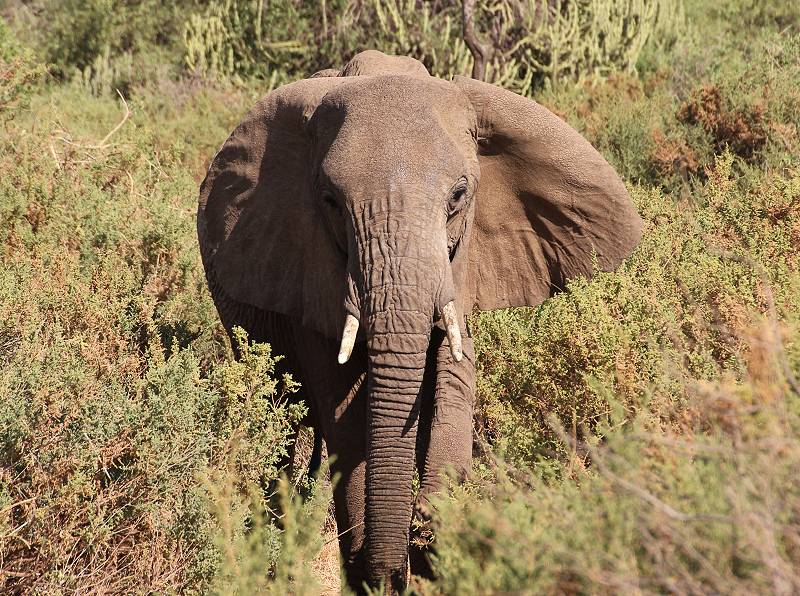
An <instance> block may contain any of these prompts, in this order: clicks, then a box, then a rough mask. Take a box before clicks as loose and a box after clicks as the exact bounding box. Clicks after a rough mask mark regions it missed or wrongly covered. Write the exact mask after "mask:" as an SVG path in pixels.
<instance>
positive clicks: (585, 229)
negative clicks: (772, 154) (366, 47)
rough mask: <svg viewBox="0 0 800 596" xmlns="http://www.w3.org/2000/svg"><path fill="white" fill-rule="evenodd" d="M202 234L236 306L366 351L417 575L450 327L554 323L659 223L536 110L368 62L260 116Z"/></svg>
mask: <svg viewBox="0 0 800 596" xmlns="http://www.w3.org/2000/svg"><path fill="white" fill-rule="evenodd" d="M198 231H199V236H200V241H201V249H202V257H203V262H204V265H205V267H206V270H207V271H208V272H209V273H208V274H209V276H211V275H213V276H214V278H215V283H216V284H217V285H219V286H220V287H222V288H224V290H225V292H227V293H228V294H229V295H230V296H231V297H232V298H234V299H236V300H238V301H239V302H242V303H245V304H249V305H253V306H255V307H257V308H260V309H263V310H265V311H272V312H278V313H282V314H283V315H288V316H290V317H293V318H294V319H295V320H297V321H298V322H299V323H300V324H302V325H304V326H306V327H309V328H311V329H314V330H316V331H318V332H320V333H322V334H324V335H326V336H329V337H335V338H342V340H341V349H340V353H339V354H338V355H337V354H335V353H332V354H331V356H330V357H331V358H337V356H338V357H339V359H340V361H344V360H347V358H349V356H350V352H351V350H352V346H353V342H354V341H356V340H357V339H360V340H363V341H366V344H367V354H368V357H367V363H366V367H367V379H368V381H367V382H368V389H367V391H368V406H367V407H368V428H367V429H366V432H367V495H366V541H367V557H368V570H369V573H370V576H371V579H372V580H373V581H375V582H379V581H382V580H388V581H391V582H392V583H395V584H396V583H397V581H396V580H397V576H398V575H399V574H403V575H404V574H405V569H406V559H407V544H408V529H409V521H410V516H411V507H412V492H411V491H412V474H413V465H414V449H415V440H416V437H415V435H416V424H415V420H416V416H417V412H418V394H419V391H420V385H421V382H422V377H423V371H424V368H425V362H426V350H427V348H428V345H429V340H430V334H431V330H432V327H433V326H434V325H437V324H439V325H444V326H445V327H446V329H447V334H448V338H449V342H450V350H451V353H452V357H453V358H454V359H455V360H458V359H460V357H461V353H460V342H461V337H462V334H464V333H465V332H466V331H465V323H464V315H466V314H468V313H470V312H471V311H472V310H473V309H474V308H476V307H477V308H479V309H494V308H501V307H508V306H518V305H536V304H539V303H540V302H542V301H543V300H545V299H546V298H548V297H549V296H551V295H552V294H553V293H555V292H557V291H559V290H561V289H563V288H564V287H565V284H566V282H567V280H569V279H570V278H572V277H575V276H578V275H586V276H588V275H591V273H592V272H593V271H594V270H595V269H598V268H599V269H603V270H610V269H612V268H614V267H616V266H617V265H618V264H619V263H620V262H621V261H622V259H623V258H624V257H626V256H627V255H628V254H629V253H630V252H631V250H632V249H633V247H634V246H635V245H636V244H637V242H638V241H639V238H640V233H641V221H640V219H639V217H638V215H637V214H636V212H635V210H634V207H633V205H632V203H631V200H630V198H629V197H628V194H627V192H626V190H625V187H624V185H623V183H622V182H621V181H620V179H619V178H618V176H617V175H616V173H615V172H614V170H613V169H612V167H611V166H610V165H609V164H608V163H607V162H606V161H605V160H604V159H603V157H602V156H601V155H600V154H599V153H598V152H597V151H596V150H595V149H594V148H593V147H592V146H591V145H590V144H589V143H588V142H587V141H586V140H585V139H583V138H582V137H581V136H580V134H578V133H577V132H576V131H575V130H573V129H572V128H570V127H569V126H568V125H567V124H565V123H564V122H563V121H562V120H561V119H559V118H558V117H556V116H555V115H553V114H552V113H551V112H549V111H548V110H547V109H545V108H544V107H542V106H540V105H539V104H537V103H536V102H534V101H532V100H530V99H526V98H523V97H521V96H519V95H516V94H514V93H511V92H509V91H505V90H503V89H501V88H499V87H495V86H493V85H490V84H487V83H483V82H478V81H475V80H472V79H467V78H462V77H456V78H455V79H454V80H453V81H452V82H450V81H444V80H441V79H438V78H435V77H432V76H430V75H429V74H428V72H427V71H426V70H425V68H424V66H423V65H422V64H421V63H419V62H417V61H416V60H412V59H410V58H397V57H389V56H385V55H383V54H381V53H379V52H364V53H362V54H359V55H358V56H356V57H355V58H354V59H353V60H352V61H351V62H350V63H349V64H348V65H347V66H346V67H345V68H344V69H343V70H342V71H341V72H338V71H323V72H322V73H318V75H315V76H313V77H312V78H309V79H305V80H301V81H298V82H296V83H293V84H290V85H286V86H284V87H281V88H279V89H277V90H275V91H273V92H272V93H270V94H269V95H267V97H266V98H264V99H263V100H262V101H261V102H259V103H258V104H257V105H256V106H255V108H254V109H253V110H252V111H251V112H250V113H249V115H248V116H247V117H246V118H245V120H244V121H243V122H242V123H241V124H240V125H239V126H238V127H237V128H236V130H234V132H233V133H232V134H231V136H230V137H229V138H228V140H227V141H226V142H225V144H224V145H223V146H222V148H221V149H220V151H219V152H218V153H217V155H216V157H215V158H214V160H213V163H212V165H211V168H210V170H209V173H208V176H207V177H206V179H205V181H204V183H203V185H202V188H201V194H200V208H199V213H198Z"/></svg>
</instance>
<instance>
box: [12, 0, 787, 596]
mask: <svg viewBox="0 0 800 596" xmlns="http://www.w3.org/2000/svg"><path fill="white" fill-rule="evenodd" d="M550 4H551V5H553V6H555V5H556V4H557V3H554V2H553V3H550ZM795 4H796V3H795ZM20 6H22V5H20ZM110 6H111V3H108V2H104V1H102V0H93V1H92V2H73V1H70V2H50V1H47V0H42V1H41V2H31V3H25V7H28V8H24V9H22V8H19V9H10V10H8V11H7V13H6V14H8V18H9V24H8V25H7V26H0V120H2V123H0V127H1V128H2V130H3V133H4V134H3V135H2V136H0V396H2V397H1V398H0V591H4V592H14V591H16V592H39V593H75V592H86V591H90V590H94V591H105V592H113V593H150V592H159V593H161V592H164V593H185V592H218V593H230V592H232V591H238V592H239V593H242V594H244V593H253V592H257V591H267V592H269V591H272V592H275V593H286V592H292V593H302V592H311V593H314V592H315V591H318V590H319V587H320V586H319V583H318V580H317V578H316V577H315V576H313V575H312V573H311V571H310V570H311V568H312V564H311V559H312V558H313V557H315V556H316V553H317V552H318V551H319V548H320V546H321V538H320V531H321V525H322V516H323V513H324V511H325V509H326V507H325V506H326V504H327V500H328V498H329V495H328V494H326V493H325V492H317V488H315V489H314V490H313V491H312V494H313V493H315V496H313V497H312V498H311V499H310V500H309V501H305V502H302V501H301V500H299V499H298V498H297V495H296V490H295V489H293V488H292V487H291V486H289V485H288V484H286V483H283V484H282V483H281V482H279V481H278V478H279V475H280V474H279V471H278V470H277V464H278V461H279V459H281V458H282V457H283V456H284V455H286V454H287V453H288V452H289V451H290V450H291V442H292V437H291V433H290V427H291V426H292V425H294V424H295V423H296V422H297V421H298V420H299V419H300V418H301V417H302V415H303V410H304V408H303V407H302V406H300V405H297V404H294V405H292V404H290V403H288V401H287V400H286V399H284V396H288V395H289V393H288V392H290V391H291V389H292V387H293V386H292V384H291V382H289V380H288V379H275V378H274V365H275V358H276V356H275V355H273V354H272V353H271V351H270V349H269V348H268V347H266V346H252V347H247V346H243V348H242V353H243V357H242V359H241V360H240V361H238V362H234V361H233V360H232V358H231V351H230V348H229V345H228V339H227V337H226V335H225V334H224V332H223V330H222V328H221V326H220V324H219V321H218V318H217V315H216V312H215V310H214V307H213V304H212V301H211V299H210V297H209V295H208V292H207V290H206V286H205V280H204V276H203V273H202V267H201V265H200V260H199V255H198V250H197V243H196V231H195V219H194V218H195V209H196V197H197V188H198V186H199V183H200V180H201V179H202V176H203V174H204V171H205V169H206V167H207V165H208V161H209V159H210V158H211V156H212V155H213V154H214V152H215V151H216V149H217V148H218V147H219V144H220V143H221V142H222V140H223V139H224V138H225V137H226V136H227V134H228V133H229V131H230V130H231V129H232V128H233V126H234V125H235V124H236V123H237V122H238V121H239V120H240V119H241V116H242V115H243V114H244V113H245V111H246V110H247V109H248V108H249V107H250V106H251V105H252V104H253V103H254V102H255V100H256V98H257V97H259V96H261V95H263V93H265V92H266V90H267V89H268V88H270V87H271V86H273V85H275V84H279V83H281V82H283V81H288V80H291V79H293V78H296V77H299V76H305V75H307V74H310V73H311V72H314V71H315V70H318V69H320V68H325V67H329V66H338V65H341V64H343V63H344V62H346V61H347V60H348V59H349V58H350V57H351V56H352V54H353V53H354V52H356V51H357V50H360V49H364V48H367V47H377V48H378V49H382V50H384V51H387V52H395V53H407V54H411V55H414V56H416V57H419V58H421V59H423V60H424V62H425V64H426V66H427V67H428V68H429V69H430V70H431V72H433V73H435V74H440V75H444V76H448V75H451V74H454V73H458V72H461V73H464V72H466V71H468V70H469V68H470V60H471V59H470V56H469V53H468V51H467V50H466V48H465V46H464V44H463V42H462V41H461V40H460V39H459V35H460V32H459V30H460V18H459V14H458V12H459V9H458V6H457V4H456V3H447V2H431V3H421V2H413V1H412V0H363V1H361V0H323V1H320V2H318V3H316V2H315V3H308V2H300V1H299V0H297V1H295V0H275V1H274V2H272V1H271V2H268V3H261V2H251V1H249V0H221V1H205V0H183V1H181V2H175V3H171V4H170V6H169V7H167V6H166V5H164V3H160V2H156V1H155V0H135V1H130V2H125V3H114V10H113V14H110V13H109V11H110V10H111V8H110ZM531 6H534V7H535V5H529V4H526V3H524V2H523V3H520V2H510V1H509V2H505V1H504V2H500V1H499V0H497V1H494V0H493V1H492V2H480V3H479V10H478V30H479V32H480V34H481V35H482V36H483V38H484V40H489V39H494V38H493V36H496V35H497V33H498V32H500V31H505V33H504V36H505V37H502V39H501V38H499V37H498V38H497V40H498V43H497V44H496V45H497V47H498V48H499V51H500V52H501V53H500V54H498V56H499V57H498V56H496V57H495V61H497V60H502V61H503V62H502V63H500V62H495V63H493V65H490V75H491V76H492V77H494V78H495V80H497V81H500V82H501V83H502V84H503V85H507V86H509V87H511V88H514V89H518V90H521V91H524V92H532V93H535V95H536V97H537V99H538V100H540V101H541V102H542V103H544V104H545V105H547V106H549V107H551V108H552V109H553V110H555V111H556V112H558V113H559V115H561V116H562V117H563V118H565V119H566V120H568V121H569V122H570V123H571V124H573V125H574V126H576V127H577V128H578V129H579V130H581V132H582V133H583V134H584V135H585V136H586V137H587V138H588V139H589V140H591V141H592V143H594V144H595V146H597V147H598V148H599V150H600V151H601V152H602V153H603V154H604V155H605V156H606V157H607V158H608V159H609V160H610V161H611V162H612V163H613V164H614V166H615V167H616V168H617V170H618V171H619V172H620V174H621V176H622V177H623V179H624V180H625V182H626V183H627V185H628V188H629V190H630V193H631V195H632V197H633V199H634V201H635V202H636V204H637V206H638V209H639V211H640V212H641V214H642V216H643V218H644V220H645V235H644V238H643V240H642V244H641V245H640V247H639V248H638V249H637V251H636V252H635V253H634V254H633V255H632V256H631V257H630V258H629V259H628V260H627V261H626V263H625V264H624V265H623V266H622V267H620V269H619V270H618V271H616V272H613V273H603V274H599V275H598V276H597V277H596V278H595V279H594V280H593V281H592V282H587V281H583V280H577V281H574V282H573V283H572V284H571V285H570V286H569V288H568V291H567V292H566V293H565V294H562V295H559V296H558V297H556V298H554V299H553V300H551V301H549V302H547V303H546V304H544V305H542V306H541V307H539V308H537V309H532V310H527V309H516V310H508V311H500V312H495V313H485V314H482V315H479V316H477V317H474V318H473V321H472V323H473V332H474V336H475V338H476V348H477V352H478V363H479V376H478V390H479V395H478V415H477V420H476V422H477V431H478V436H479V444H480V446H481V450H480V451H481V453H482V455H481V456H480V457H478V458H476V462H475V466H474V470H473V475H472V478H471V479H470V481H469V482H468V483H467V484H466V485H465V486H464V487H462V488H460V489H456V490H454V491H453V492H452V494H450V495H449V496H447V497H446V498H445V499H443V500H442V501H441V503H440V505H439V510H438V512H437V513H436V515H435V516H434V517H435V519H434V528H435V531H436V541H435V542H434V548H435V551H436V556H437V557H438V559H437V560H438V562H437V564H436V565H437V568H438V569H439V571H440V574H441V577H440V579H439V580H438V582H436V583H434V584H433V585H428V584H423V583H421V582H418V586H417V587H418V588H419V590H420V591H421V592H426V591H427V592H433V593H441V592H444V593H462V592H463V593H474V592H492V591H495V592H500V591H508V592H524V591H526V590H527V591H529V592H531V593H541V592H545V593H547V592H655V591H659V592H660V591H674V592H680V593H683V592H690V593H709V592H714V593H719V592H725V593H728V592H764V591H774V592H783V593H789V592H794V591H798V590H800V584H798V578H797V572H796V569H797V568H798V563H800V561H798V555H797V553H798V544H800V538H798V531H799V530H798V528H800V524H799V523H798V511H800V498H799V497H798V489H797V487H798V483H797V469H798V466H799V465H800V455H798V454H800V445H798V437H799V436H800V434H798V431H799V430H800V429H798V414H799V413H800V412H798V409H799V406H798V403H799V402H798V400H800V395H798V390H799V389H798V387H797V381H796V378H797V376H798V373H799V372H800V333H798V329H800V327H799V325H800V314H799V313H800V223H798V222H800V199H798V197H800V162H798V155H800V134H798V129H799V128H800V95H799V93H800V91H798V88H797V85H796V81H797V80H798V79H800V36H798V32H797V30H796V27H797V23H798V22H800V20H799V19H798V16H800V12H799V10H800V9H797V8H796V7H795V6H794V4H792V3H780V2H765V3H758V2H751V1H750V0H725V1H724V2H722V3H721V4H716V5H711V4H709V3H701V2H696V1H694V0H686V12H687V15H688V16H687V25H686V27H680V26H677V27H675V26H672V25H669V23H668V21H659V20H660V17H659V19H656V21H657V22H661V23H662V25H658V24H657V22H655V23H654V22H653V20H652V19H653V18H654V17H653V13H652V10H655V9H654V8H653V7H656V6H658V7H662V8H663V7H664V6H669V5H668V3H666V2H665V1H660V2H656V1H653V2H620V3H613V7H614V10H617V11H621V12H619V13H617V14H618V15H624V14H628V15H631V14H634V12H635V11H645V13H646V15H650V16H649V17H646V18H645V19H644V20H643V21H641V23H640V24H641V27H639V25H637V26H636V27H634V28H632V29H626V30H625V31H626V33H625V35H622V30H621V29H619V28H616V29H613V30H609V37H608V39H609V40H612V41H613V40H616V41H615V42H614V44H617V45H616V46H615V47H616V48H617V49H616V50H613V51H612V50H611V47H612V46H611V45H609V46H603V47H601V45H602V44H600V45H598V42H597V41H596V42H594V43H593V44H589V45H591V48H590V49H588V50H586V51H587V52H589V54H580V52H578V54H570V52H572V51H573V50H572V49H570V48H573V47H578V48H580V47H583V46H582V45H580V44H578V45H577V46H572V45H570V43H572V42H569V40H570V39H572V40H573V41H576V39H577V38H574V37H569V35H574V33H572V34H569V35H568V33H569V31H571V29H569V27H574V26H575V24H576V23H578V24H579V26H580V27H582V26H584V25H580V23H587V22H589V21H591V22H596V24H595V25H591V26H592V27H595V30H594V31H595V33H592V34H591V35H590V34H588V33H586V34H585V35H587V36H588V37H590V38H592V35H594V36H595V37H593V38H592V39H595V40H597V39H599V37H598V36H599V33H597V32H599V31H600V30H601V29H602V28H603V27H605V25H602V26H601V24H602V23H606V25H607V24H608V23H609V22H614V23H615V24H616V25H619V18H618V17H613V16H612V15H611V14H610V13H607V12H603V11H605V10H606V9H608V8H609V7H610V6H611V4H609V3H601V2H599V0H598V1H597V2H595V1H594V0H591V1H590V0H582V1H580V2H578V1H576V2H574V3H572V2H566V1H565V2H562V3H561V4H559V5H558V6H560V8H561V10H560V11H559V15H560V16H559V17H558V18H557V19H551V20H550V21H546V22H547V23H548V25H547V27H544V28H543V29H541V31H540V30H539V29H538V28H537V29H536V30H535V31H534V30H533V29H532V28H525V27H520V28H518V29H514V28H513V27H510V26H508V27H506V28H505V29H503V28H502V27H500V25H501V24H502V23H503V22H505V23H506V24H508V23H510V21H508V18H509V17H508V15H509V14H512V13H511V12H508V11H509V10H521V11H523V13H521V14H524V11H527V10H529V9H530V8H531ZM492 7H498V8H497V10H495V9H494V8H492ZM515 7H518V8H515ZM591 7H594V8H592V9H591V11H590V8H591ZM662 8H658V10H659V11H661V10H662ZM262 10H263V12H260V11H262ZM570 10H571V11H576V10H577V11H578V12H572V13H570V12H569V11H570ZM504 11H505V12H504ZM581 11H582V12H581ZM626 11H628V12H626ZM647 11H651V12H647ZM259 14H260V15H261V17H260V19H259V18H256V17H257V15H259ZM643 14H644V13H643ZM661 14H662V16H663V13H661ZM670 14H671V16H672V17H674V18H675V19H678V21H676V22H679V19H680V18H681V13H680V11H677V10H676V11H674V12H672V13H670ZM728 14H732V15H735V19H728V17H727V16H726V15H728ZM570 15H571V16H570ZM646 15H645V16H646ZM214 19H217V20H216V21H215V20H214ZM503 19H506V20H505V21H504V20H503ZM570 19H574V20H572V21H570ZM582 19H589V21H586V20H582ZM592 19H595V20H594V21H592ZM519 22H522V21H519ZM570 23H572V24H571V25H570ZM647 23H649V25H648V24H647ZM741 23H746V24H747V26H746V27H743V26H742V24H741ZM495 25H496V26H495ZM568 25H569V27H568ZM668 25H669V26H668ZM561 26H564V27H567V28H566V29H564V30H563V32H562V33H563V35H562V33H559V35H562V38H563V39H564V40H565V41H564V42H563V43H564V44H565V45H563V46H560V47H563V48H566V50H565V51H567V50H568V51H567V54H569V56H570V57H569V58H568V59H565V60H563V61H562V62H560V64H562V65H564V64H568V65H572V66H570V67H569V68H566V69H565V68H563V67H558V68H555V67H553V65H552V64H551V63H550V62H548V61H547V60H549V59H547V58H546V50H547V48H548V47H551V48H552V47H555V46H554V45H553V42H548V41H547V38H546V37H542V38H541V39H542V40H544V41H541V40H540V41H539V42H535V43H539V44H541V47H542V48H544V49H540V50H536V51H537V52H540V53H536V54H534V53H533V49H532V48H534V47H539V46H536V45H535V43H534V42H533V41H526V42H525V43H523V44H522V45H519V47H517V48H516V49H514V47H513V46H514V44H516V43H517V42H518V41H520V40H523V39H529V40H530V39H535V37H536V35H535V34H536V32H537V31H539V32H540V34H541V35H555V33H554V31H557V30H558V27H561ZM648 27H650V30H651V33H648V34H647V36H648V41H647V42H646V43H645V44H644V47H642V43H643V40H644V37H645V33H646V30H647V28H648ZM653 28H655V29H653ZM787 28H788V29H787ZM587 31H588V29H587ZM12 32H13V33H12ZM548 32H549V33H548ZM531 36H533V37H531ZM22 38H24V39H22ZM562 38H559V39H562ZM604 39H606V38H605V37H604ZM26 41H27V45H28V48H27V49H26V47H25V46H26V43H25V42H26ZM193 43H194V44H196V45H192V44H193ZM559 43H561V42H559ZM581 43H583V41H581ZM281 44H284V45H281ZM504 44H505V45H504ZM525 44H528V45H525ZM548 44H550V45H549V46H548ZM31 48H36V50H37V52H39V54H38V57H37V55H36V54H35V53H34V52H33V50H32V49H31ZM189 48H193V49H189ZM512 50H513V51H512ZM583 51H584V50H581V52H583ZM636 52H639V54H638V56H639V57H638V59H637V58H636V57H635V54H636ZM231 56H232V58H231ZM504 56H505V57H504ZM543 56H545V57H543ZM576 56H578V57H579V59H578V58H576ZM581 56H582V57H581ZM587 56H595V57H598V56H599V58H597V59H596V60H595V58H591V59H590V57H587ZM533 59H535V60H536V61H538V62H539V63H540V66H537V67H536V69H537V70H536V73H539V74H537V75H535V76H534V75H533V74H529V73H530V72H532V71H531V70H526V68H527V67H525V68H523V65H524V64H526V62H525V60H528V62H527V64H534V62H532V60H533ZM187 60H189V62H190V64H188V66H189V67H191V70H198V71H203V72H205V73H206V74H208V75H209V77H208V78H211V77H210V75H214V78H215V79H216V80H215V81H214V82H213V83H212V82H209V81H208V80H203V79H202V78H198V77H196V76H194V74H191V75H189V74H187V70H188V69H187ZM593 60H594V62H593ZM581 61H583V62H581ZM43 62H50V63H52V66H51V67H50V68H49V70H50V72H51V73H52V74H53V75H54V76H52V77H44V76H43V73H44V71H45V67H44V66H43ZM576 64H583V65H584V66H581V67H580V68H578V69H577V70H575V68H576V66H575V65H576ZM634 64H635V65H636V68H634V67H633V66H634ZM548 65H549V66H548ZM548 69H550V70H548ZM570 69H572V70H570ZM611 71H614V72H611ZM548 72H549V73H561V74H558V75H557V77H556V78H558V79H560V80H563V81H567V80H572V79H574V78H576V77H577V78H582V79H583V80H582V81H581V82H580V83H578V84H576V85H562V84H559V85H550V86H549V87H547V88H545V87H544V86H542V85H540V83H542V82H543V81H544V77H546V76H547V73H548ZM592 73H594V74H595V75H597V76H594V75H592ZM536 76H538V77H540V80H537V79H536ZM231 79H235V80H236V82H237V85H236V87H235V88H234V87H231V86H229V85H228V84H227V81H229V80H231ZM114 88H118V89H120V90H121V92H122V95H123V96H124V97H125V99H126V102H127V104H126V105H125V104H123V103H122V101H121V100H120V97H119V96H117V94H116V93H115V92H114V91H113V89H114ZM326 540H330V536H329V537H328V538H326ZM326 575H328V576H329V577H330V576H333V577H336V576H337V575H338V570H333V572H331V571H330V570H328V572H327V574H326Z"/></svg>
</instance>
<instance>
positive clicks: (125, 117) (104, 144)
mask: <svg viewBox="0 0 800 596" xmlns="http://www.w3.org/2000/svg"><path fill="white" fill-rule="evenodd" d="M115 91H116V92H117V95H119V98H120V99H121V100H122V105H123V107H124V108H125V114H124V115H123V116H122V120H120V121H119V123H117V125H116V126H115V127H114V128H112V129H111V130H110V131H109V133H108V134H107V135H106V136H104V137H103V139H102V140H101V141H99V142H98V143H93V144H88V145H87V144H84V143H76V142H74V141H71V140H70V139H68V138H66V137H57V138H58V140H59V141H61V142H62V143H65V144H67V145H71V146H73V147H78V148H80V149H105V148H106V147H108V141H109V139H110V138H111V137H112V136H114V134H116V132H117V131H118V130H119V129H120V128H122V125H123V124H125V122H127V121H128V118H129V117H130V115H131V110H130V108H129V107H128V102H127V101H125V98H124V97H123V96H122V93H120V90H119V89H116V90H115ZM59 132H62V133H63V131H59ZM65 134H66V133H65Z"/></svg>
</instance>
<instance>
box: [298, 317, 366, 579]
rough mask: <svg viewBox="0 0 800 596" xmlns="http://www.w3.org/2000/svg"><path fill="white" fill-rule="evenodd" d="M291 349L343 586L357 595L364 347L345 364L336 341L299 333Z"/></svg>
mask: <svg viewBox="0 0 800 596" xmlns="http://www.w3.org/2000/svg"><path fill="white" fill-rule="evenodd" d="M296 347H297V352H298V353H299V354H303V364H302V367H301V368H302V381H303V383H304V385H305V391H306V393H307V395H308V396H309V397H310V398H311V401H312V403H313V407H314V410H315V414H316V416H315V419H316V420H315V422H316V424H317V428H316V431H319V432H321V436H322V438H324V439H325V444H326V446H327V448H328V456H329V457H330V458H331V463H330V472H331V478H332V479H333V482H334V486H333V499H334V510H335V515H336V528H337V532H338V534H339V535H340V536H339V550H340V553H341V558H342V565H343V567H344V570H345V575H346V577H347V582H348V584H349V585H350V588H351V589H352V590H353V591H355V592H356V593H358V594H360V593H362V592H363V587H362V586H363V583H364V581H366V579H367V574H366V558H365V552H364V507H365V502H366V489H365V471H366V438H367V435H366V428H367V422H366V417H367V384H366V372H365V371H366V359H367V352H366V345H365V344H364V343H363V342H362V343H358V344H356V346H355V348H354V349H353V354H352V356H351V358H350V360H349V361H348V362H347V363H346V364H344V365H340V364H338V362H337V361H336V355H337V353H338V347H339V346H338V342H333V341H331V340H329V339H327V338H324V337H322V336H320V335H318V334H316V333H314V332H310V331H307V330H303V329H299V330H297V333H296Z"/></svg>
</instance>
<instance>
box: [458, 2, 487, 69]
mask: <svg viewBox="0 0 800 596" xmlns="http://www.w3.org/2000/svg"><path fill="white" fill-rule="evenodd" d="M474 12H475V0H461V19H462V25H463V33H464V41H465V42H466V44H467V47H468V48H469V51H470V52H471V53H472V59H473V63H472V78H473V79H477V80H479V81H482V80H483V79H484V76H485V74H486V63H487V62H488V61H489V60H491V58H492V55H491V54H492V48H491V47H490V46H486V45H484V44H482V43H480V42H479V41H478V37H477V35H475V18H474Z"/></svg>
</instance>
